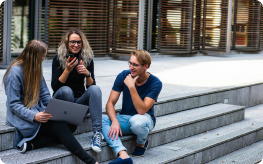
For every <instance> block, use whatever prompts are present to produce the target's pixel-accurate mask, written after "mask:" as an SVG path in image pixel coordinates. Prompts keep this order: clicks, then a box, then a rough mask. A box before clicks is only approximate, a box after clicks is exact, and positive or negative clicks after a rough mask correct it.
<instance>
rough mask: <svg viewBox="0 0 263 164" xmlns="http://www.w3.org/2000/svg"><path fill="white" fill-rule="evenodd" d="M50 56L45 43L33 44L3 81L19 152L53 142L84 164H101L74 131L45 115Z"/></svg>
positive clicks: (33, 42) (16, 146)
mask: <svg viewBox="0 0 263 164" xmlns="http://www.w3.org/2000/svg"><path fill="white" fill-rule="evenodd" d="M46 53H47V46H46V44H45V43H43V42H42V41H39V40H32V41H30V42H29V43H28V44H27V46H26V48H25V49H24V51H23V52H22V53H21V54H20V55H19V56H18V57H17V58H16V59H15V60H14V61H13V62H12V64H11V65H10V66H9V68H8V69H7V71H6V73H5V75H4V78H3V82H4V86H5V93H6V95H7V103H6V108H7V113H6V123H7V125H10V126H14V127H15V128H16V132H15V141H14V144H15V148H20V151H21V153H25V152H26V151H27V150H33V149H37V148H41V147H44V146H45V145H46V144H48V143H51V142H60V143H62V144H63V145H64V146H65V147H66V148H67V149H68V150H70V151H71V152H72V153H73V154H75V155H76V156H77V157H78V158H80V159H81V160H82V161H83V162H85V163H89V164H94V163H96V164H98V163H97V162H96V160H95V159H94V158H92V157H91V156H90V155H89V154H87V152H86V151H85V150H84V149H83V148H82V147H81V145H80V144H79V143H78V141H77V140H76V139H75V137H74V136H73V134H72V132H73V130H74V127H72V126H71V125H68V124H67V123H65V122H60V121H51V120H49V119H50V118H51V117H52V116H51V114H48V113H45V108H46V106H47V104H48V102H49V100H50V93H49V90H48V87H47V85H46V82H45V79H44V77H43V75H42V61H43V60H44V59H45V57H46Z"/></svg>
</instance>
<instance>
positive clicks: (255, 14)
mask: <svg viewBox="0 0 263 164" xmlns="http://www.w3.org/2000/svg"><path fill="white" fill-rule="evenodd" d="M235 10H237V11H236V12H237V17H236V22H234V23H235V35H234V37H235V38H233V39H234V41H235V42H234V44H235V46H234V47H235V49H246V50H251V49H253V50H258V49H259V46H260V45H259V43H260V37H259V36H260V29H261V28H260V21H261V6H260V3H259V2H258V1H256V0H238V2H237V7H236V8H235Z"/></svg>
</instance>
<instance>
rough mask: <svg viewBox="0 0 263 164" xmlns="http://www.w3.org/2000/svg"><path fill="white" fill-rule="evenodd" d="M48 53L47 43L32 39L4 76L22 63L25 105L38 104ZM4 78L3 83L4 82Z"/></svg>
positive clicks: (29, 106) (28, 106)
mask: <svg viewBox="0 0 263 164" xmlns="http://www.w3.org/2000/svg"><path fill="white" fill-rule="evenodd" d="M46 53H47V45H46V44H45V43H44V42H42V41H40V40H31V41H30V42H29V43H28V44H27V45H26V47H25V49H24V50H23V52H22V53H21V54H20V55H19V56H18V57H17V58H16V59H15V60H14V61H13V62H12V63H11V65H10V66H9V67H8V69H7V71H6V73H5V75H4V78H5V77H6V75H7V74H8V72H9V71H10V69H11V68H12V67H13V66H16V65H22V67H23V70H24V85H25V86H24V94H25V95H24V96H25V97H24V101H23V103H24V105H25V106H26V107H27V108H31V107H32V106H35V105H37V103H38V100H39V93H40V85H41V80H42V59H43V56H44V55H45V54H46ZM4 78H3V83H4Z"/></svg>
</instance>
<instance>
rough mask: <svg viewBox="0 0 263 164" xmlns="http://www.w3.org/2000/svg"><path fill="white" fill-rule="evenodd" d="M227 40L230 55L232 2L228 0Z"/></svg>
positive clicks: (227, 51) (227, 49)
mask: <svg viewBox="0 0 263 164" xmlns="http://www.w3.org/2000/svg"><path fill="white" fill-rule="evenodd" d="M227 17H228V18H227V38H226V53H227V54H229V53H230V50H231V49H230V47H231V45H230V44H231V31H232V0H228V14H227Z"/></svg>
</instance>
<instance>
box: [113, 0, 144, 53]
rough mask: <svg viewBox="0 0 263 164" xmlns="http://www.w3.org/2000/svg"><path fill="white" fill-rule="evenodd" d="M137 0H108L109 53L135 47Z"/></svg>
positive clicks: (137, 13)
mask: <svg viewBox="0 0 263 164" xmlns="http://www.w3.org/2000/svg"><path fill="white" fill-rule="evenodd" d="M138 18H139V0H122V1H120V0H109V54H113V55H125V54H130V52H131V51H132V50H134V49H136V48H137V38H138Z"/></svg>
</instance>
